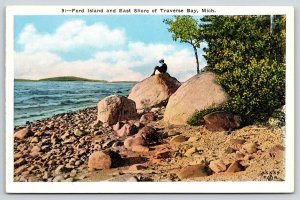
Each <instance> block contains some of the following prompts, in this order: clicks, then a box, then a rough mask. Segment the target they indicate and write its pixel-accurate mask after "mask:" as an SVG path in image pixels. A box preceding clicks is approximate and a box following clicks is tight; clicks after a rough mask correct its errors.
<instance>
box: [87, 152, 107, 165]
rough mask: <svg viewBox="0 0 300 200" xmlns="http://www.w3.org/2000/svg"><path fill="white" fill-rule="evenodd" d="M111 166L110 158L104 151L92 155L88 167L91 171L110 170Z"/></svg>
mask: <svg viewBox="0 0 300 200" xmlns="http://www.w3.org/2000/svg"><path fill="white" fill-rule="evenodd" d="M111 164H112V161H111V158H110V156H109V155H107V154H105V153H104V152H102V151H96V152H94V153H92V154H91V155H90V156H89V159H88V167H89V168H90V169H109V168H110V167H111Z"/></svg>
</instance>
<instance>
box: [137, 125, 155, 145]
mask: <svg viewBox="0 0 300 200" xmlns="http://www.w3.org/2000/svg"><path fill="white" fill-rule="evenodd" d="M136 136H137V137H142V138H143V139H144V140H145V143H146V144H152V143H155V142H158V140H159V134H158V132H157V131H156V130H155V129H154V128H153V127H151V126H145V127H143V128H142V129H140V130H139V132H138V133H137V134H136Z"/></svg>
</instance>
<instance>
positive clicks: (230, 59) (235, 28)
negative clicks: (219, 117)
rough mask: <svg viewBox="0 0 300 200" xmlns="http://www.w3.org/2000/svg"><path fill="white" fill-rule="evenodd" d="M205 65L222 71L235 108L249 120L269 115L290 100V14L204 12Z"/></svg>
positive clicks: (220, 75)
mask: <svg viewBox="0 0 300 200" xmlns="http://www.w3.org/2000/svg"><path fill="white" fill-rule="evenodd" d="M202 21H203V22H205V23H204V24H203V25H202V26H203V29H204V31H203V33H202V35H203V37H204V38H205V40H206V42H207V43H208V46H209V47H208V48H207V49H205V56H204V57H205V58H206V60H207V67H206V69H205V70H207V71H213V72H215V73H216V74H217V81H218V82H219V83H220V84H221V85H222V86H223V87H224V89H225V90H226V91H227V92H228V94H229V95H230V97H231V99H230V102H229V104H228V105H229V107H230V110H231V111H232V112H233V113H236V114H239V115H240V116H241V117H242V118H243V120H245V121H246V122H248V123H251V122H253V121H264V120H266V119H267V118H268V117H269V116H270V115H271V114H272V113H273V111H274V110H275V109H277V108H279V107H281V106H282V105H284V104H285V17H284V16H275V23H274V24H275V28H274V29H273V30H274V31H272V32H271V28H270V16H205V17H204V18H203V19H202Z"/></svg>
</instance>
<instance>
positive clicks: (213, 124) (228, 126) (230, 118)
mask: <svg viewBox="0 0 300 200" xmlns="http://www.w3.org/2000/svg"><path fill="white" fill-rule="evenodd" d="M203 120H204V126H205V128H206V129H207V130H209V131H228V130H234V129H236V128H238V127H239V126H240V124H241V117H239V116H237V115H233V114H229V113H226V112H222V111H218V112H213V113H210V114H208V115H205V116H204V117H203Z"/></svg>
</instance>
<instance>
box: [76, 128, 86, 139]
mask: <svg viewBox="0 0 300 200" xmlns="http://www.w3.org/2000/svg"><path fill="white" fill-rule="evenodd" d="M83 134H84V133H83V132H82V131H81V130H79V129H75V131H74V135H76V136H78V137H79V136H82V135H83Z"/></svg>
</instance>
